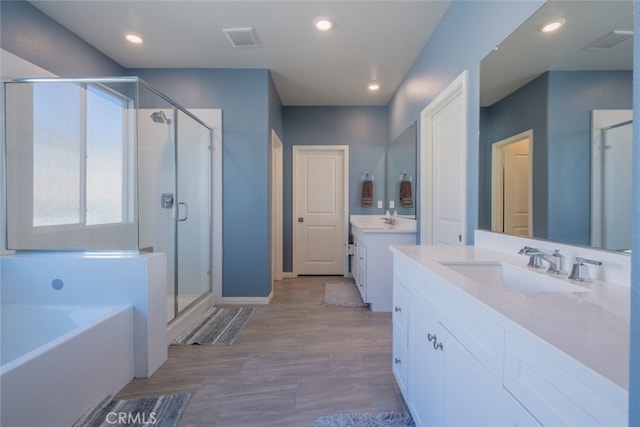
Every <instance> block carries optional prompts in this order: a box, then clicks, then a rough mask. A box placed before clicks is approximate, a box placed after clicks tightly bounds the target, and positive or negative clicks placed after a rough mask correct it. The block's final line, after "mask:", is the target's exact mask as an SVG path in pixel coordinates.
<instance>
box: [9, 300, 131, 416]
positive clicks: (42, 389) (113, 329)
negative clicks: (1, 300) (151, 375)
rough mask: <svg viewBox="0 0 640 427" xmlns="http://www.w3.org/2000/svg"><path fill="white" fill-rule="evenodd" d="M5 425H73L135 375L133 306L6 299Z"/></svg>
mask: <svg viewBox="0 0 640 427" xmlns="http://www.w3.org/2000/svg"><path fill="white" fill-rule="evenodd" d="M0 322H1V323H0V325H1V335H0V339H1V345H0V349H1V354H2V359H1V360H2V365H1V366H0V396H1V398H0V425H2V426H8V427H9V426H39V425H46V426H51V427H55V426H60V427H68V426H70V425H72V424H73V423H74V421H76V420H77V419H78V418H79V417H80V416H81V415H82V414H83V413H84V412H85V411H86V410H87V409H89V408H91V407H92V406H93V405H94V404H96V403H97V402H99V401H100V400H102V399H104V398H105V397H106V396H108V395H110V394H115V393H116V392H117V391H118V390H120V389H121V388H122V387H124V386H125V385H126V384H127V383H128V382H129V381H130V380H131V379H132V378H133V375H134V358H133V307H131V306H53V305H22V304H6V305H2V306H0Z"/></svg>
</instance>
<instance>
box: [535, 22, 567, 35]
mask: <svg viewBox="0 0 640 427" xmlns="http://www.w3.org/2000/svg"><path fill="white" fill-rule="evenodd" d="M566 22H567V21H566V19H564V18H560V19H554V20H553V21H549V22H547V23H546V24H544V25H543V26H542V27H540V31H542V32H543V33H552V32H554V31H557V30H559V29H560V27H562V26H563V25H564V24H565V23H566Z"/></svg>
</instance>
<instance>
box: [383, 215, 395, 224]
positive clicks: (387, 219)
mask: <svg viewBox="0 0 640 427" xmlns="http://www.w3.org/2000/svg"><path fill="white" fill-rule="evenodd" d="M380 219H382V222H384V223H385V224H388V225H395V223H396V219H395V218H394V217H392V216H383V217H382V218H380Z"/></svg>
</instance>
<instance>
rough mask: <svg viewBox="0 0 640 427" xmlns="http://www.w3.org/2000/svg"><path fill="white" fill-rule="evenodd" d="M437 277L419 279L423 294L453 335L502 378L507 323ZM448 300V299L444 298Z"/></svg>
mask: <svg viewBox="0 0 640 427" xmlns="http://www.w3.org/2000/svg"><path fill="white" fill-rule="evenodd" d="M437 281H438V279H437V278H433V277H430V276H422V277H420V278H419V279H416V285H417V286H416V287H417V288H418V289H419V290H420V297H421V298H423V301H424V303H425V304H427V306H428V307H429V309H430V310H431V311H432V312H433V313H434V314H435V315H436V316H437V317H438V320H439V321H440V323H442V325H443V326H444V327H445V329H447V330H448V331H449V332H450V333H451V335H453V336H454V337H456V339H457V340H458V341H460V343H461V344H462V345H463V346H464V347H465V348H466V349H467V350H468V351H469V352H470V353H471V354H472V355H473V356H474V357H475V358H476V359H478V361H479V362H480V363H481V364H482V365H484V367H485V368H487V369H488V370H489V372H491V374H492V375H493V376H494V377H496V378H497V379H498V380H500V381H502V373H503V360H504V359H503V358H504V326H503V325H502V324H501V323H499V321H498V320H497V319H496V318H495V316H492V315H491V314H492V312H491V310H490V309H488V308H487V307H486V306H484V305H483V304H481V303H480V302H478V301H477V300H475V299H473V298H471V297H469V296H468V295H466V294H462V293H460V292H458V293H456V292H455V291H453V292H452V291H451V290H450V288H451V287H450V286H449V285H448V284H446V283H443V284H442V285H441V286H438V285H437ZM445 301H446V302H445Z"/></svg>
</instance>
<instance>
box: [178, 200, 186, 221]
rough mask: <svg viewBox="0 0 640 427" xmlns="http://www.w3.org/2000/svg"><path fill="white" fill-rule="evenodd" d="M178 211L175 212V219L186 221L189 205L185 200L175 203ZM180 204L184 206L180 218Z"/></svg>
mask: <svg viewBox="0 0 640 427" xmlns="http://www.w3.org/2000/svg"><path fill="white" fill-rule="evenodd" d="M177 206H178V212H177V218H176V219H177V220H178V221H186V220H187V219H188V218H189V205H188V204H186V203H185V202H179V203H178V204H177ZM180 206H184V218H180Z"/></svg>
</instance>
